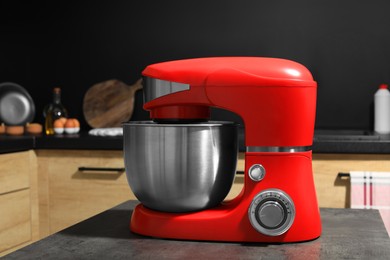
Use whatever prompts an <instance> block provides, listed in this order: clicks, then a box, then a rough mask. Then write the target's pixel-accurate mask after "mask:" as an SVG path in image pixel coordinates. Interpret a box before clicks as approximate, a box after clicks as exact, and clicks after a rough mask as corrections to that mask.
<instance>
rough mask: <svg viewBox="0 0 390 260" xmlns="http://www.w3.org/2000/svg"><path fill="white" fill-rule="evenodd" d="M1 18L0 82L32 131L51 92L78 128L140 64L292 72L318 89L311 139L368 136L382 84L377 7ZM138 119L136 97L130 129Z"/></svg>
mask: <svg viewBox="0 0 390 260" xmlns="http://www.w3.org/2000/svg"><path fill="white" fill-rule="evenodd" d="M0 9H1V13H2V15H1V16H0V82H4V81H13V82H16V83H19V84H20V85H22V86H23V87H25V88H26V89H27V90H28V91H29V92H30V93H31V95H32V97H33V99H34V101H35V103H36V107H37V115H36V121H38V122H43V117H42V115H41V114H42V109H43V107H44V105H45V104H46V103H48V102H49V101H50V99H51V89H52V88H53V87H56V86H60V87H62V89H63V103H64V104H65V106H66V107H67V108H68V110H69V112H70V115H71V116H73V117H78V118H80V119H81V120H82V124H83V126H84V127H86V123H85V122H84V119H83V115H82V99H83V96H84V93H85V92H86V91H87V89H88V88H89V87H91V86H92V85H93V84H95V83H97V82H100V81H104V80H108V79H112V78H116V79H120V80H122V81H124V82H126V83H128V84H132V83H133V82H135V81H136V80H137V79H138V78H139V77H140V74H141V71H142V70H143V68H144V67H145V66H147V65H148V64H150V63H155V62H160V61H166V60H172V59H182V58H192V57H205V56H267V57H278V58H286V59H291V60H294V61H297V62H300V63H302V64H304V65H305V66H307V67H308V68H309V70H310V71H311V72H312V73H313V76H314V78H315V80H316V81H317V82H318V106H317V122H316V128H318V129H364V130H369V129H371V128H372V117H373V116H372V100H373V94H374V92H375V91H376V88H377V87H378V85H379V84H380V83H389V81H390V33H389V32H390V31H389V28H390V18H389V14H388V12H389V10H390V1H386V0H371V1H368V0H343V1H337V0H296V1H282V0H273V1H265V0H250V1H249V0H248V1H233V0H228V1H222V0H213V1H179V0H174V1H173V0H167V1H151V0H138V1H137V0H132V1H1V2H0ZM147 116H148V114H147V113H146V112H144V111H143V110H142V95H141V92H139V93H138V94H137V100H136V110H135V113H134V116H133V118H132V119H133V120H138V119H145V118H147ZM214 117H215V118H216V119H230V118H232V119H234V120H238V119H237V118H236V117H234V116H233V115H231V114H229V113H226V112H222V111H216V112H215V114H214Z"/></svg>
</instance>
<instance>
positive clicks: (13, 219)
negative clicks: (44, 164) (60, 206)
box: [0, 150, 39, 256]
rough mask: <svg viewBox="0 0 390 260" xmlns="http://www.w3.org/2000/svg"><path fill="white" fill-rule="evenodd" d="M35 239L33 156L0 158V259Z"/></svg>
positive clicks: (19, 154)
mask: <svg viewBox="0 0 390 260" xmlns="http://www.w3.org/2000/svg"><path fill="white" fill-rule="evenodd" d="M38 238H39V229H38V196H37V164H36V157H35V153H34V151H32V150H30V151H23V152H14V153H6V154H0V256H1V255H3V254H6V253H7V252H9V251H12V250H15V249H16V248H18V247H21V246H24V245H26V244H28V243H31V242H32V241H36V240H37V239H38Z"/></svg>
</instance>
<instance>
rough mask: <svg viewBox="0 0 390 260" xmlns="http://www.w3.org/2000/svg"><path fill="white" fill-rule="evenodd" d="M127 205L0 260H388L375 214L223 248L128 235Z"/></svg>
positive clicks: (326, 215)
mask: <svg viewBox="0 0 390 260" xmlns="http://www.w3.org/2000/svg"><path fill="white" fill-rule="evenodd" d="M136 204H137V202H136V201H128V202H125V203H123V204H120V205H118V206H117V207H114V208H112V209H110V210H107V211H105V212H103V213H101V214H99V215H96V216H94V217H92V218H90V219H87V220H85V221H83V222H81V223H79V224H76V225H74V226H72V227H70V228H67V229H65V230H63V231H61V232H59V233H56V234H54V235H51V236H49V237H47V238H45V239H43V240H40V241H38V242H36V243H34V244H31V245H29V246H27V247H24V248H22V249H19V250H18V251H16V252H14V253H11V254H9V255H7V256H5V257H4V259H389V256H390V239H389V236H388V234H387V232H386V230H385V227H384V224H383V222H382V220H381V217H380V215H379V212H378V211H376V210H361V209H330V208H324V209H321V218H322V225H323V232H322V235H321V237H320V238H318V239H316V240H313V241H309V242H302V243H289V244H265V243H224V242H201V241H178V240H167V239H157V238H150V237H143V236H140V235H136V234H133V233H131V232H130V230H129V220H130V216H131V213H132V210H133V209H134V207H135V205H136Z"/></svg>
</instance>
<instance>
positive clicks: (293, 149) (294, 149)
mask: <svg viewBox="0 0 390 260" xmlns="http://www.w3.org/2000/svg"><path fill="white" fill-rule="evenodd" d="M246 151H247V152H271V153H275V152H276V153H299V152H307V151H311V146H247V147H246Z"/></svg>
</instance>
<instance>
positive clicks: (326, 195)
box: [313, 154, 390, 208]
mask: <svg viewBox="0 0 390 260" xmlns="http://www.w3.org/2000/svg"><path fill="white" fill-rule="evenodd" d="M350 171H383V172H390V154H314V155H313V172H314V181H315V185H316V190H317V196H318V202H319V205H320V207H331V208H349V207H350V187H351V186H350V179H349V178H340V177H338V176H337V175H338V173H339V172H345V173H348V172H350Z"/></svg>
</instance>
